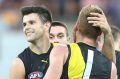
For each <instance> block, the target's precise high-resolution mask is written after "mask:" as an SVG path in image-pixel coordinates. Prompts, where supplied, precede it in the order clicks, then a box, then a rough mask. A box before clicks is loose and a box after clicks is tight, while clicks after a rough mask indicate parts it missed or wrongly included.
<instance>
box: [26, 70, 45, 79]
mask: <svg viewBox="0 0 120 79" xmlns="http://www.w3.org/2000/svg"><path fill="white" fill-rule="evenodd" d="M42 77H43V73H42V72H32V73H30V74H29V76H28V79H42Z"/></svg>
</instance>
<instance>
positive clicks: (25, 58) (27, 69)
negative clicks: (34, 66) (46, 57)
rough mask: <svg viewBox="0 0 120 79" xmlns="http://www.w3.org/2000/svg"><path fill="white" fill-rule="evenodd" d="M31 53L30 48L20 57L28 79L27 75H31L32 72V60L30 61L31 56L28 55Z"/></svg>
mask: <svg viewBox="0 0 120 79" xmlns="http://www.w3.org/2000/svg"><path fill="white" fill-rule="evenodd" d="M28 52H29V48H27V49H25V51H24V52H22V53H21V54H19V55H18V58H19V59H21V61H22V62H23V64H24V68H25V78H27V75H28V74H29V72H30V70H31V69H30V67H31V64H30V62H31V60H30V58H29V57H30V54H28Z"/></svg>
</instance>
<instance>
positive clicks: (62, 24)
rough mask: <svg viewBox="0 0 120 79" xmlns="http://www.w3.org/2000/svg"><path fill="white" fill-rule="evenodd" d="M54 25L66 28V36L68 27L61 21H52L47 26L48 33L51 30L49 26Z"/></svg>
mask: <svg viewBox="0 0 120 79" xmlns="http://www.w3.org/2000/svg"><path fill="white" fill-rule="evenodd" d="M56 26H59V27H64V28H65V30H66V35H67V36H68V29H67V25H66V24H65V23H63V22H59V21H53V22H52V24H51V26H50V28H49V33H50V30H51V27H56Z"/></svg>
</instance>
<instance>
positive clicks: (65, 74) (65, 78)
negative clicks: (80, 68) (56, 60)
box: [60, 45, 71, 79]
mask: <svg viewBox="0 0 120 79" xmlns="http://www.w3.org/2000/svg"><path fill="white" fill-rule="evenodd" d="M67 47H68V57H67V60H66V62H65V64H64V66H63V73H62V76H61V78H60V79H69V78H68V65H69V60H70V56H71V50H70V45H67Z"/></svg>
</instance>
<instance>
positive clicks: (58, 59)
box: [43, 13, 116, 79]
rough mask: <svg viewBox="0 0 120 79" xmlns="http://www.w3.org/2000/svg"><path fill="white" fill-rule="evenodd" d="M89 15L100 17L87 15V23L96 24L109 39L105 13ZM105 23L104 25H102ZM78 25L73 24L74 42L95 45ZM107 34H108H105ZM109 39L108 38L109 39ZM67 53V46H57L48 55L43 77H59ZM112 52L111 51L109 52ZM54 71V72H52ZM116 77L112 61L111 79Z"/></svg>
mask: <svg viewBox="0 0 120 79" xmlns="http://www.w3.org/2000/svg"><path fill="white" fill-rule="evenodd" d="M91 15H97V16H100V17H88V18H87V19H88V23H93V26H98V25H99V27H100V28H101V29H102V31H103V33H104V34H105V37H104V39H105V38H108V39H109V37H108V36H109V35H110V36H111V34H110V33H111V31H110V29H109V25H108V23H107V21H106V18H105V15H101V14H98V13H91ZM104 25H105V26H104ZM79 29H80V28H79V27H78V26H75V27H74V36H75V41H76V42H81V41H82V42H84V43H86V44H88V45H91V46H94V47H96V40H94V39H90V38H88V37H86V36H83V35H82V34H81V33H80V31H79ZM107 34H108V35H107ZM109 40H110V39H109ZM104 42H107V40H106V39H105V40H104ZM106 44H107V45H111V47H112V44H108V42H107V43H106ZM66 54H67V55H68V50H67V48H66V47H65V46H64V47H59V46H57V47H56V48H55V49H54V50H53V51H52V52H51V55H50V60H52V61H50V66H49V68H48V70H47V73H46V75H45V77H44V78H43V79H60V76H61V74H62V69H63V65H64V63H65V62H66V59H67V58H66V57H67V55H66ZM111 54H112V53H111ZM53 72H54V73H53ZM115 78H116V66H115V64H114V63H112V67H111V79H115Z"/></svg>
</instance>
